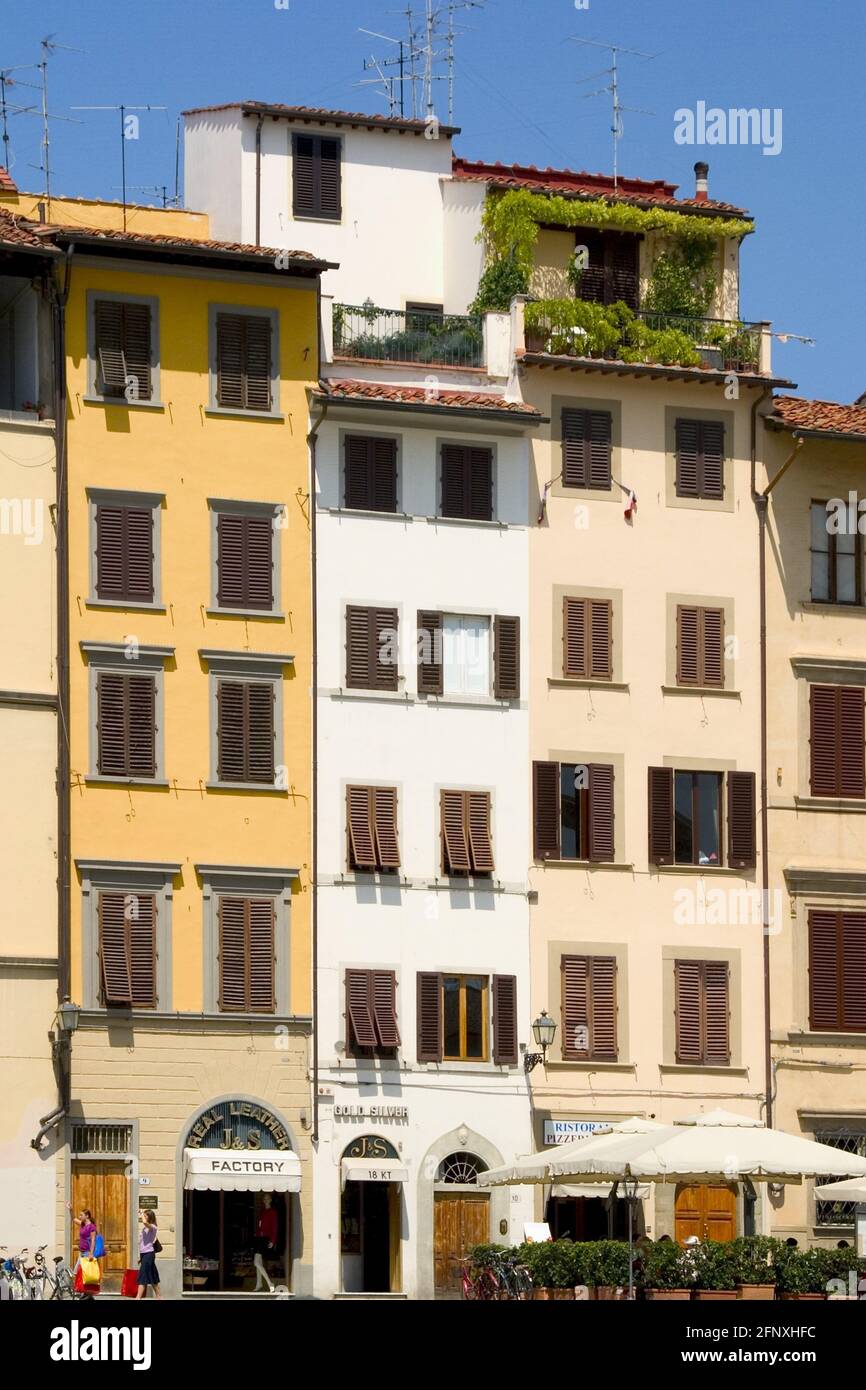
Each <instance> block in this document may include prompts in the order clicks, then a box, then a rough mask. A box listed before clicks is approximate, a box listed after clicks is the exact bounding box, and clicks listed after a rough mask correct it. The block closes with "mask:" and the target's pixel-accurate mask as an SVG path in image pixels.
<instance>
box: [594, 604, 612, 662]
mask: <svg viewBox="0 0 866 1390" xmlns="http://www.w3.org/2000/svg"><path fill="white" fill-rule="evenodd" d="M589 614H590V622H589V674H590V677H591V678H592V679H593V680H610V679H611V678H612V676H613V604H612V603H611V602H610V600H609V599H591V600H590V604H589Z"/></svg>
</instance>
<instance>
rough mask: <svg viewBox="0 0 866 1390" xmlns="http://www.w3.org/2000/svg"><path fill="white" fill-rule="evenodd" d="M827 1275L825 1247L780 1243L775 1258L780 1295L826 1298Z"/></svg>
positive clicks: (790, 1297) (799, 1297) (791, 1297)
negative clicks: (805, 1246) (797, 1246)
mask: <svg viewBox="0 0 866 1390" xmlns="http://www.w3.org/2000/svg"><path fill="white" fill-rule="evenodd" d="M827 1279H828V1263H827V1252H826V1250H818V1249H811V1250H798V1249H797V1248H796V1247H794V1246H783V1247H782V1250H781V1251H780V1252H779V1254H778V1256H777V1259H776V1287H777V1288H778V1290H779V1295H780V1297H781V1298H783V1299H786V1300H793V1299H813V1300H814V1299H819V1298H821V1299H825V1298H826V1297H827Z"/></svg>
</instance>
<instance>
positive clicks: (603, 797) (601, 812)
mask: <svg viewBox="0 0 866 1390" xmlns="http://www.w3.org/2000/svg"><path fill="white" fill-rule="evenodd" d="M613 775H614V774H613V765H612V764H611V763H590V764H589V857H590V859H592V860H595V862H596V863H612V862H613V860H614V858H615V854H614V824H613V820H614V810H613Z"/></svg>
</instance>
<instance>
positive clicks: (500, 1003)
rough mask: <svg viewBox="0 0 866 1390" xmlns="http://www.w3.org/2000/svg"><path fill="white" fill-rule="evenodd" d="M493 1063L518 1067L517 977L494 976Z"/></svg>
mask: <svg viewBox="0 0 866 1390" xmlns="http://www.w3.org/2000/svg"><path fill="white" fill-rule="evenodd" d="M493 1061H494V1063H496V1064H497V1065H498V1066H503V1067H516V1066H517V976H516V975H494V976H493Z"/></svg>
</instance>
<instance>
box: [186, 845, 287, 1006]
mask: <svg viewBox="0 0 866 1390" xmlns="http://www.w3.org/2000/svg"><path fill="white" fill-rule="evenodd" d="M195 871H196V873H197V874H198V876H199V878H200V879H201V881H202V913H203V938H202V946H203V951H202V1001H203V1008H204V1011H205V1013H207V1014H210V1015H212V1016H217V1017H219V1018H226V1019H236V1018H256V1019H261V1018H269V1019H276V1018H289V1017H291V1015H292V1008H291V997H292V992H291V984H292V981H291V965H292V959H291V931H292V885H293V884H294V883H297V882H298V881H299V880H300V870H299V869H293V868H284V869H283V868H258V867H256V868H250V867H247V866H243V865H232V864H196V865H195ZM223 895H225V896H226V897H241V898H262V897H266V898H272V899H273V903H274V956H275V964H274V1000H275V1007H274V1010H273V1012H270V1011H267V1012H265V1013H262V1012H260V1011H259V1010H243V1011H242V1012H238V1011H236V1010H234V1009H232V1010H225V1011H222V1010H221V1009H220V1006H219V967H218V963H217V958H218V954H219V911H218V899H219V898H220V897H222V896H223Z"/></svg>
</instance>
